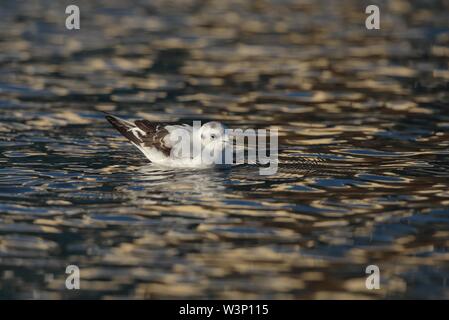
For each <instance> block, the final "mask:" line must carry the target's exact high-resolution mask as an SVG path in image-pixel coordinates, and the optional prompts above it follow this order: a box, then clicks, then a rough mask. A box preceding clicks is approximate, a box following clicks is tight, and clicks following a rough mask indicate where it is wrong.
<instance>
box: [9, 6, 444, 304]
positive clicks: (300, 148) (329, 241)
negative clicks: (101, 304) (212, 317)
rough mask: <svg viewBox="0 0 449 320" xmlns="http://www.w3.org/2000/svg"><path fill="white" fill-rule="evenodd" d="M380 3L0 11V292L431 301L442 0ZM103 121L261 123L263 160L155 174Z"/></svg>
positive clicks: (439, 186)
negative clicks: (369, 10)
mask: <svg viewBox="0 0 449 320" xmlns="http://www.w3.org/2000/svg"><path fill="white" fill-rule="evenodd" d="M376 3H377V4H378V5H379V6H380V8H381V17H382V20H381V30H371V31H368V30H366V28H365V18H366V15H365V13H364V11H365V7H366V5H368V4H371V2H370V3H365V1H344V2H342V1H243V0H232V1H221V0H213V1H195V0H172V1H165V0H164V1H138V0H135V1H126V2H123V1H118V0H117V1H115V0H114V1H111V0H108V1H77V4H78V5H79V7H80V9H81V29H80V30H78V31H69V30H66V29H65V18H66V15H65V13H64V12H65V5H66V4H64V3H62V2H61V3H55V1H50V0H48V1H47V0H39V1H4V2H2V9H1V11H0V298H51V299H53V298H235V299H241V298H264V299H274V298H276V299H277V298H287V299H290V298H373V299H377V298H449V290H448V276H449V251H448V248H449V161H448V154H449V149H448V146H449V113H448V110H449V94H448V83H449V71H448V67H449V62H448V61H449V20H448V19H447V17H448V11H449V6H448V2H447V1H443V0H441V1H425V2H424V1H396V0H395V1H377V2H376ZM101 111H109V112H112V113H115V114H117V115H119V116H122V117H124V118H128V119H133V118H146V119H149V120H154V121H187V122H188V121H192V120H194V119H195V120H197V119H199V120H211V119H213V120H219V121H222V122H224V123H226V124H227V125H228V126H230V127H233V128H236V127H238V128H278V129H279V134H280V137H279V143H280V147H281V150H280V157H279V159H280V165H279V170H278V172H277V173H276V174H275V175H271V176H260V175H259V174H258V168H257V167H256V166H252V165H242V166H236V167H233V168H231V169H223V170H213V169H211V170H200V171H192V170H163V169H161V168H157V167H154V166H152V165H151V164H149V163H148V162H147V161H146V159H145V158H143V157H142V156H141V155H140V154H139V153H138V152H137V151H136V150H135V149H134V148H133V147H132V146H131V145H130V144H129V143H128V142H127V141H125V139H123V138H122V137H121V136H120V135H119V134H118V133H117V132H115V131H114V129H112V128H111V127H110V125H109V124H108V123H107V122H106V121H105V119H104V118H103V115H102V113H101ZM70 264H75V265H77V266H79V267H80V269H81V290H79V291H69V290H66V289H65V285H64V282H65V277H66V274H65V268H66V266H67V265H70ZM370 264H375V265H378V266H379V268H380V271H381V289H380V290H373V291H369V290H367V289H366V288H365V277H366V275H365V268H366V267H367V266H368V265H370Z"/></svg>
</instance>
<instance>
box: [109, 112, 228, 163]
mask: <svg viewBox="0 0 449 320" xmlns="http://www.w3.org/2000/svg"><path fill="white" fill-rule="evenodd" d="M106 119H107V120H108V121H109V122H110V123H111V124H112V126H113V127H114V128H115V129H117V130H118V131H119V132H120V133H121V134H122V135H123V136H124V137H126V138H127V139H128V140H129V141H130V142H131V143H132V144H133V145H134V146H136V147H137V148H138V149H139V150H140V151H141V152H142V153H143V154H144V155H145V157H147V158H148V160H150V161H151V162H153V163H155V164H159V165H163V166H168V167H180V168H182V167H184V168H185V167H210V166H213V165H215V164H217V163H222V160H223V156H224V152H223V150H224V148H225V146H226V144H227V143H228V142H229V137H228V134H227V132H226V130H225V127H224V126H223V125H222V124H221V123H220V122H216V121H212V122H207V123H205V124H203V125H202V126H201V127H200V126H197V127H195V126H190V125H188V124H180V125H179V124H168V123H156V122H150V121H148V120H136V121H134V122H130V121H127V120H124V119H121V118H119V117H116V116H113V115H110V114H108V115H106Z"/></svg>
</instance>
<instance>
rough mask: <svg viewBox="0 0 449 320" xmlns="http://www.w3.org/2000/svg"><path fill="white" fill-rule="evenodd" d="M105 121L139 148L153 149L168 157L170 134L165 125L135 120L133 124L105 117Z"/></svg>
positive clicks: (170, 146) (108, 116) (112, 117)
mask: <svg viewBox="0 0 449 320" xmlns="http://www.w3.org/2000/svg"><path fill="white" fill-rule="evenodd" d="M106 119H107V120H108V121H109V122H110V123H111V124H112V126H113V127H114V128H115V129H117V131H119V132H120V133H121V134H122V135H123V136H124V137H126V138H127V139H128V140H129V141H131V142H132V143H133V144H135V145H136V146H137V147H139V148H143V149H145V148H154V149H156V150H157V151H160V152H162V153H163V154H164V155H165V156H169V155H170V152H171V149H172V145H171V143H170V141H169V139H166V138H167V136H169V134H170V132H169V131H168V130H167V129H166V127H167V126H169V125H168V124H166V123H153V122H150V121H148V120H136V121H135V122H134V123H132V122H129V121H126V120H123V119H120V118H118V117H115V116H112V115H107V116H106Z"/></svg>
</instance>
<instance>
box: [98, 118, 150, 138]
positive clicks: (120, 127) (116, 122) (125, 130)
mask: <svg viewBox="0 0 449 320" xmlns="http://www.w3.org/2000/svg"><path fill="white" fill-rule="evenodd" d="M105 117H106V119H107V120H108V121H109V123H110V124H112V126H113V127H114V128H115V129H117V131H118V132H120V133H121V134H122V135H123V136H125V137H126V138H127V139H128V140H129V141H131V142H134V143H135V144H137V145H140V144H141V143H142V141H141V140H140V139H139V138H137V137H136V136H135V135H134V133H133V132H132V131H130V130H131V129H132V128H134V126H133V125H132V123H130V122H125V121H123V120H121V119H118V118H116V117H114V116H109V115H107V116H105Z"/></svg>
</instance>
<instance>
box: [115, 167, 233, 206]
mask: <svg viewBox="0 0 449 320" xmlns="http://www.w3.org/2000/svg"><path fill="white" fill-rule="evenodd" d="M229 174H230V170H229V169H224V168H221V169H217V168H210V169H198V170H194V169H169V168H163V167H160V166H156V165H153V164H149V165H145V166H142V167H139V168H137V169H136V170H134V171H132V172H129V173H127V175H128V182H127V183H126V184H125V185H123V186H120V187H118V190H120V191H121V192H124V193H126V194H127V196H128V197H130V198H132V199H139V200H142V201H143V202H147V203H148V202H149V203H151V202H152V201H154V200H158V201H164V202H167V201H168V202H171V203H186V202H195V201H202V202H204V201H206V202H207V201H219V200H221V199H223V198H224V193H223V191H224V190H225V189H226V180H227V179H228V178H229Z"/></svg>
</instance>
